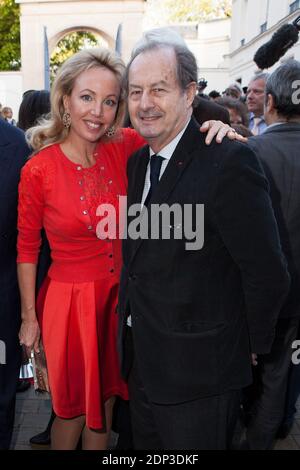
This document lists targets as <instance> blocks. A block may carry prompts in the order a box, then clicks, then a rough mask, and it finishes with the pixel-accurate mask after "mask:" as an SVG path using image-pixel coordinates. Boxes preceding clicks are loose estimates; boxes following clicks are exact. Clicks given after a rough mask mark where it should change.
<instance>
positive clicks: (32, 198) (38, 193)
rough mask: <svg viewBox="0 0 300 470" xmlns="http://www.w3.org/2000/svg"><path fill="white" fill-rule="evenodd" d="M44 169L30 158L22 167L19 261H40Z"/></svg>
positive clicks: (18, 243)
mask: <svg viewBox="0 0 300 470" xmlns="http://www.w3.org/2000/svg"><path fill="white" fill-rule="evenodd" d="M43 210H44V198H43V177H42V169H41V168H40V167H39V166H38V165H36V164H34V162H33V160H30V161H29V162H28V163H27V164H26V165H25V166H24V167H23V169H22V172H21V179H20V184H19V203H18V241H17V249H18V257H17V262H18V263H34V264H36V263H37V261H38V254H39V249H40V245H41V228H42V225H43Z"/></svg>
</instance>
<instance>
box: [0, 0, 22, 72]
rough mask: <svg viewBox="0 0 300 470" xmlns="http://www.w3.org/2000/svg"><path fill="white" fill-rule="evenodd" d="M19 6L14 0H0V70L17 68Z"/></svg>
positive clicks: (19, 55) (18, 61) (18, 60)
mask: <svg viewBox="0 0 300 470" xmlns="http://www.w3.org/2000/svg"><path fill="white" fill-rule="evenodd" d="M19 17H20V6H19V4H16V3H15V1H14V0H0V70H19V69H20V67H21V48H20V20H19Z"/></svg>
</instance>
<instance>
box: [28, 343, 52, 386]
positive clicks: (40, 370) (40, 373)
mask: <svg viewBox="0 0 300 470" xmlns="http://www.w3.org/2000/svg"><path fill="white" fill-rule="evenodd" d="M39 349H40V352H39V353H36V352H35V351H31V363H32V368H33V379H34V390H35V391H36V392H48V393H50V387H49V381H48V372H47V362H46V356H45V351H44V347H43V343H42V342H41V341H40V345H39Z"/></svg>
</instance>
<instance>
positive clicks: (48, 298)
mask: <svg viewBox="0 0 300 470" xmlns="http://www.w3.org/2000/svg"><path fill="white" fill-rule="evenodd" d="M123 72H124V65H123V62H122V61H121V59H120V58H118V57H117V56H115V55H114V54H113V53H112V52H110V51H108V50H106V49H92V50H85V51H81V52H79V53H78V54H76V55H74V56H72V57H71V58H70V59H69V60H68V61H66V62H65V63H64V65H63V66H62V68H61V69H60V71H59V73H58V75H57V77H56V80H55V83H54V85H53V89H52V93H51V119H50V120H48V121H44V122H43V123H42V124H41V125H40V126H37V127H35V128H33V129H31V131H30V136H29V140H30V144H31V146H32V147H33V148H34V150H35V155H34V156H33V157H32V158H31V159H30V160H29V161H28V162H27V164H26V165H25V166H24V168H23V171H22V175H21V181H20V186H19V220H18V230H19V237H18V275H19V286H20V292H21V298H22V325H21V329H20V334H19V337H20V342H21V343H23V344H25V346H26V347H27V348H28V350H30V349H31V348H32V347H34V348H35V350H38V344H39V338H40V329H41V331H42V337H43V343H44V348H45V352H46V358H47V365H48V374H49V381H50V388H51V395H52V401H53V407H54V411H55V413H56V415H57V417H56V419H55V422H54V424H53V427H52V436H51V442H52V448H53V449H75V448H76V445H77V442H78V439H79V437H80V435H81V434H82V445H83V449H105V448H106V447H107V443H108V438H109V431H110V427H111V416H112V409H113V404H114V401H115V397H116V396H120V397H121V398H123V399H128V393H127V387H126V384H125V383H124V382H123V381H122V379H121V377H120V372H119V364H118V357H117V350H116V343H117V342H116V329H117V315H116V305H117V294H118V281H119V274H120V268H121V245H120V240H118V239H109V238H108V239H106V240H101V239H99V238H98V237H97V234H96V227H97V223H98V222H99V220H100V218H99V217H98V216H97V215H96V211H97V207H98V206H99V205H100V204H107V203H109V204H111V205H113V206H114V207H115V209H116V213H117V215H118V202H119V197H120V196H124V195H126V184H127V181H126V163H127V159H128V157H129V156H130V155H131V154H132V153H133V152H134V151H135V150H136V149H137V148H139V147H140V146H141V145H142V144H143V143H144V141H143V139H142V138H140V137H139V136H138V135H137V133H136V132H135V131H134V130H132V129H118V125H119V124H120V122H121V121H122V118H123V115H124V96H123V94H122V91H121V81H122V77H123ZM113 128H114V130H113ZM113 133H114V135H113V136H112V134H113ZM43 227H44V228H45V231H46V234H47V238H48V240H49V244H50V248H51V257H52V264H51V267H50V269H49V272H48V278H47V279H46V282H45V283H44V285H43V287H42V289H41V291H40V294H39V298H38V301H37V307H39V308H36V306H35V300H34V299H35V281H36V265H37V260H38V253H39V247H40V240H41V237H40V231H41V229H42V228H43ZM36 310H39V315H38V316H39V322H38V321H37V313H36Z"/></svg>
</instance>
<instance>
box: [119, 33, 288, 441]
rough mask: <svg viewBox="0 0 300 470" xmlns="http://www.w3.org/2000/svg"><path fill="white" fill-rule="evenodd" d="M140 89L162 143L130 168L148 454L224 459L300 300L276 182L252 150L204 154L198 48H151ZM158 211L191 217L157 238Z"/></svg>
mask: <svg viewBox="0 0 300 470" xmlns="http://www.w3.org/2000/svg"><path fill="white" fill-rule="evenodd" d="M127 82H128V83H127V88H128V103H129V112H130V117H131V121H132V124H133V125H134V127H135V128H136V129H137V130H138V132H139V133H140V134H141V135H143V136H144V138H145V139H146V141H148V143H149V146H145V147H144V148H143V149H141V150H139V151H138V152H136V153H135V154H134V155H133V156H132V157H131V159H130V160H129V163H128V178H129V187H128V207H129V210H130V211H132V210H133V209H135V208H136V207H137V206H134V205H135V204H138V205H141V204H142V206H146V207H147V208H148V211H147V210H146V207H143V209H142V212H141V217H140V218H139V219H138V220H135V219H134V218H133V217H129V218H128V236H127V239H125V240H124V246H123V258H124V266H123V271H122V278H121V289H120V299H119V312H120V331H119V347H120V353H121V367H122V372H123V375H124V376H128V382H129V392H130V400H131V401H130V404H131V413H132V424H133V435H134V443H135V448H137V449H143V448H144V449H224V448H226V447H228V445H229V443H230V439H231V436H232V431H233V428H234V425H235V422H236V416H237V413H238V409H239V403H240V390H241V388H242V387H244V386H245V385H247V384H249V383H251V380H252V376H251V352H252V353H259V354H264V353H267V352H269V351H270V348H271V345H272V341H273V336H274V327H275V323H276V319H277V314H278V311H279V309H280V308H281V305H282V302H283V300H284V298H285V296H286V293H287V290H288V286H289V276H288V273H287V270H286V263H285V260H284V258H283V256H282V252H281V247H280V242H279V237H278V231H277V226H276V221H275V218H274V214H273V211H272V207H271V202H270V198H269V194H268V185H267V181H266V179H265V177H264V174H263V172H262V169H261V166H260V165H259V163H258V160H257V159H256V157H255V156H254V154H253V152H252V151H251V150H249V149H248V148H247V147H245V146H244V145H243V144H239V143H235V142H234V143H232V142H229V141H228V140H227V139H225V141H224V142H223V143H222V144H216V143H213V144H212V145H211V146H210V147H207V146H206V145H205V141H204V137H203V135H202V134H200V133H199V132H198V124H197V123H196V122H195V121H194V120H193V118H191V116H192V103H193V100H194V97H195V94H196V84H197V65H196V61H195V58H194V56H193V54H192V53H191V52H190V51H189V50H188V49H187V48H186V47H184V46H182V45H179V44H171V43H169V44H164V43H160V44H158V43H154V42H147V41H146V42H145V43H144V44H141V45H140V46H139V48H137V49H136V50H135V52H134V55H133V57H132V59H131V61H130V63H129V66H128V76H127ZM149 157H151V159H150V162H149ZM159 167H160V168H159ZM159 179H160V180H159ZM158 180H159V182H158ZM157 204H166V205H167V206H165V207H167V208H168V207H170V206H172V204H177V208H176V210H177V211H178V208H179V209H182V211H185V209H191V211H190V213H189V214H188V213H184V218H181V219H179V220H178V218H177V220H175V219H176V217H177V216H178V212H177V215H176V216H174V217H172V215H171V217H170V219H169V220H168V217H163V218H162V224H160V225H159V224H158V225H159V231H158V236H154V237H152V238H151V237H148V235H149V234H148V230H147V223H146V222H149V225H148V228H149V231H151V230H152V229H153V228H154V229H156V228H157V219H156V218H155V217H152V216H149V217H148V215H149V212H150V209H151V211H152V209H153V210H154V209H155V208H157ZM185 204H186V205H188V207H184V205H185ZM200 204H204V207H205V209H204V227H203V224H201V220H200V223H199V220H198V215H199V214H198V212H199V211H200V212H201V206H199V205H200ZM179 212H180V211H179ZM197 214H198V215H197ZM150 215H151V212H150ZM185 216H186V217H185ZM200 219H201V217H200ZM135 228H136V231H137V232H138V231H139V228H140V230H141V232H143V239H142V238H141V236H139V234H138V233H136V231H135ZM191 229H192V230H194V231H195V232H196V233H197V234H198V230H199V229H200V231H201V229H203V230H204V240H205V242H204V246H203V247H202V249H200V248H201V245H202V242H201V240H202V236H201V234H200V235H199V236H196V237H194V238H196V239H195V240H194V241H193V243H194V245H193V243H192V246H191V245H188V242H189V241H190V239H191V238H193V237H190V235H189V234H190V232H191ZM161 230H163V231H165V230H169V236H167V237H165V236H164V237H163V236H162V235H161ZM154 231H155V230H154ZM145 234H146V236H145ZM156 235H157V234H156Z"/></svg>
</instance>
